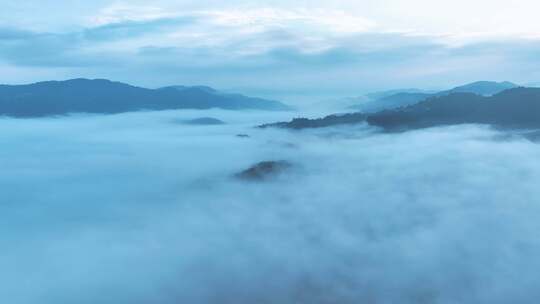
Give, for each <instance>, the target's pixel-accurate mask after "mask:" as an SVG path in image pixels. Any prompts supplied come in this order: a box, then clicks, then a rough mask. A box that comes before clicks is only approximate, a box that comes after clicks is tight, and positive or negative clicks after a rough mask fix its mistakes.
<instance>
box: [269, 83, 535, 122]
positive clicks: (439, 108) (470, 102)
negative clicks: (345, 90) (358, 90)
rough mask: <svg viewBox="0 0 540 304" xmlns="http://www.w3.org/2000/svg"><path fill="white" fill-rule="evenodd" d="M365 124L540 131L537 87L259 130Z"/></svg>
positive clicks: (448, 97) (451, 95)
mask: <svg viewBox="0 0 540 304" xmlns="http://www.w3.org/2000/svg"><path fill="white" fill-rule="evenodd" d="M364 122H367V123H368V124H370V125H373V126H377V127H381V128H383V129H385V130H387V131H406V130H411V129H420V128H428V127H434V126H443V125H457V124H489V125H493V126H498V127H503V128H516V129H538V128H540V88H513V89H509V90H505V91H503V92H500V93H498V94H496V95H493V96H481V95H477V94H472V93H460V92H454V93H449V94H448V95H442V96H435V97H430V98H428V99H427V100H424V101H422V102H419V103H417V104H414V105H410V106H406V107H402V108H398V109H394V110H384V111H380V112H376V113H350V114H344V115H330V116H327V117H324V118H320V119H305V118H297V119H294V120H293V121H291V122H281V123H274V124H267V125H263V126H261V127H263V128H265V127H282V128H291V129H304V128H319V127H328V126H335V125H342V124H354V123H364Z"/></svg>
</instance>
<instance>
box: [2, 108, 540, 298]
mask: <svg viewBox="0 0 540 304" xmlns="http://www.w3.org/2000/svg"><path fill="white" fill-rule="evenodd" d="M283 115H285V116H287V115H294V114H281V113H272V114H267V113H258V112H248V113H236V112H230V111H218V110H212V111H204V112H201V111H165V112H154V113H131V114H122V115H113V116H86V117H85V116H74V117H68V118H61V119H35V120H34V119H31V120H14V119H1V120H0V124H2V127H3V129H4V130H6V132H5V135H4V136H2V138H1V139H0V141H1V143H2V146H3V147H4V148H3V149H2V150H1V151H0V156H1V158H0V159H3V160H5V161H4V162H3V163H2V168H3V170H2V173H0V184H1V185H2V189H3V193H2V196H3V198H4V199H5V201H4V202H3V203H2V204H1V205H0V211H1V213H2V214H3V215H4V220H3V221H1V222H0V228H1V229H0V245H1V246H2V248H4V250H3V251H2V254H1V255H0V267H1V268H2V270H3V271H2V275H1V276H0V293H1V294H2V295H3V297H4V299H6V300H7V301H9V302H10V303H17V304H26V303H35V302H40V303H44V304H48V303H73V302H77V303H96V302H99V303H104V304H107V303H115V304H118V303H148V302H159V303H164V304H167V303H178V302H182V303H195V304H196V303H244V302H245V303H253V302H279V303H335V302H336V301H337V302H339V303H358V301H359V299H360V300H365V301H370V302H375V303H390V302H400V303H418V302H430V303H453V302H459V303H508V302H511V301H517V302H519V303H535V301H536V300H537V298H538V293H537V292H536V286H537V285H538V278H537V274H536V272H535V270H536V269H537V268H538V266H540V265H538V259H537V256H538V254H539V253H540V242H539V241H538V238H537V237H536V235H537V231H538V228H539V227H538V220H537V219H536V217H535V216H531V215H534V214H537V213H538V211H539V210H538V205H537V204H536V201H535V200H534V199H531V198H535V197H538V195H539V194H540V193H539V190H538V186H537V185H538V181H539V180H540V166H539V165H538V162H536V158H537V155H538V152H539V149H540V146H539V145H538V144H533V143H530V142H528V141H526V140H522V139H512V140H501V139H500V135H501V134H500V133H498V132H497V131H494V130H490V129H488V128H485V127H481V126H459V127H450V128H440V129H431V130H422V131H417V132H411V133H405V134H378V133H376V132H375V130H371V129H369V128H366V127H365V126H358V127H345V128H337V129H328V130H318V131H313V132H296V133H289V132H286V131H281V130H266V131H263V130H254V129H253V128H252V126H253V125H255V124H258V123H261V122H264V121H275V120H282V119H286V118H289V117H282V116H283ZM202 116H212V117H216V118H219V119H222V120H224V121H225V122H227V123H228V124H227V125H224V126H217V127H194V126H179V125H177V124H174V123H172V121H174V120H176V119H189V118H196V117H202ZM238 133H249V134H250V135H251V138H250V139H240V138H236V137H235V134H238ZM288 143H293V145H290V144H288ZM38 151H39V158H36V153H38ZM217 151H219V152H217ZM216 153H219V157H216V155H217V154H216ZM268 159H287V160H289V161H291V162H293V163H294V164H295V165H296V167H295V169H293V170H291V171H290V172H289V173H288V174H286V175H284V176H282V177H280V178H278V179H276V180H274V181H271V182H269V183H264V184H245V183H243V182H238V181H235V180H232V179H231V178H230V177H231V175H232V174H234V173H235V172H238V171H240V170H242V169H245V168H246V167H248V166H249V165H251V164H253V163H255V162H258V161H261V160H268ZM8 160H9V161H8ZM30 185H31V188H30ZM22 240H24V242H23V241H22Z"/></svg>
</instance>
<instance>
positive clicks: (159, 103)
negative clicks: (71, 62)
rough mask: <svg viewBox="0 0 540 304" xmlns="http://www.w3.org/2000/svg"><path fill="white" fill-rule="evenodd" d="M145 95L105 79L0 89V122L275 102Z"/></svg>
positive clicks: (160, 92) (208, 94) (186, 92)
mask: <svg viewBox="0 0 540 304" xmlns="http://www.w3.org/2000/svg"><path fill="white" fill-rule="evenodd" d="M179 87H180V86H178V87H176V88H175V87H166V88H160V89H147V88H143V87H138V86H133V85H130V84H127V83H123V82H117V81H111V80H108V79H86V78H75V79H69V80H64V81H56V80H51V81H42V82H37V83H32V84H24V85H0V116H2V115H3V116H12V117H44V116H55V115H66V114H70V113H97V114H116V113H124V112H133V111H140V110H175V109H210V108H221V109H227V110H244V109H257V110H270V111H282V110H290V109H291V108H290V107H289V106H287V105H285V104H283V103H281V102H278V101H274V100H266V99H262V98H256V97H248V96H244V95H241V94H228V93H221V92H219V91H217V90H214V89H212V88H210V87H204V86H197V87H183V88H184V89H178V88H179Z"/></svg>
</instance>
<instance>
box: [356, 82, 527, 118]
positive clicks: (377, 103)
mask: <svg viewBox="0 0 540 304" xmlns="http://www.w3.org/2000/svg"><path fill="white" fill-rule="evenodd" d="M517 87H518V86H517V85H516V84H513V83H511V82H508V81H504V82H493V81H477V82H473V83H469V84H466V85H463V86H459V87H455V88H453V89H450V90H445V91H441V92H436V93H429V92H425V91H421V90H415V89H408V90H397V91H388V92H387V93H386V94H385V93H384V92H380V93H376V94H375V95H373V94H371V95H368V96H374V97H379V98H376V99H372V101H370V102H367V103H364V104H361V105H359V106H355V109H358V110H360V111H362V112H369V113H373V112H377V111H382V110H391V109H396V108H399V107H404V106H408V105H412V104H415V103H418V102H420V101H423V100H426V99H428V98H432V97H441V96H447V95H450V94H453V93H472V94H477V95H481V96H492V95H495V94H498V93H500V92H502V91H504V90H508V89H513V88H517ZM392 92H395V93H394V94H388V93H392Z"/></svg>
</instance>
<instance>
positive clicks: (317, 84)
mask: <svg viewBox="0 0 540 304" xmlns="http://www.w3.org/2000/svg"><path fill="white" fill-rule="evenodd" d="M0 2H1V4H2V7H3V9H2V10H0V82H2V83H27V82H34V81H40V80H48V79H66V78H74V77H87V78H109V79H113V80H119V81H125V82H129V83H133V84H137V85H142V86H148V87H159V86H165V85H171V84H186V85H194V84H206V85H211V86H215V87H217V88H220V89H225V90H236V91H240V92H244V93H250V94H258V95H263V96H276V97H283V98H285V99H287V98H288V99H291V98H294V97H293V96H301V95H305V96H331V95H336V96H347V95H353V96H354V95H355V94H360V93H362V92H365V91H370V90H379V89H386V88H397V87H421V88H445V87H449V86H453V85H458V84H462V83H466V82H469V81H474V80H510V81H514V82H517V83H521V84H525V83H530V82H539V81H540V61H539V60H538V58H539V55H540V19H539V18H538V16H537V14H538V11H540V3H539V2H538V1H535V0H521V1H514V2H511V1H507V0H506V1H502V0H475V1H470V0H468V1H465V0H454V1H436V0H409V1H402V0H357V1H352V0H349V1H345V0H341V1H340V0H333V1H321V0H310V1H290V0H289V1H243V0H230V1H222V0H220V1H204V0H198V1H191V0H177V1H173V0H157V1H137V0H135V1H110V0H94V1H83V0H76V1H67V0H39V1H38V0H27V1H20V0H16V1H13V0H0Z"/></svg>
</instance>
